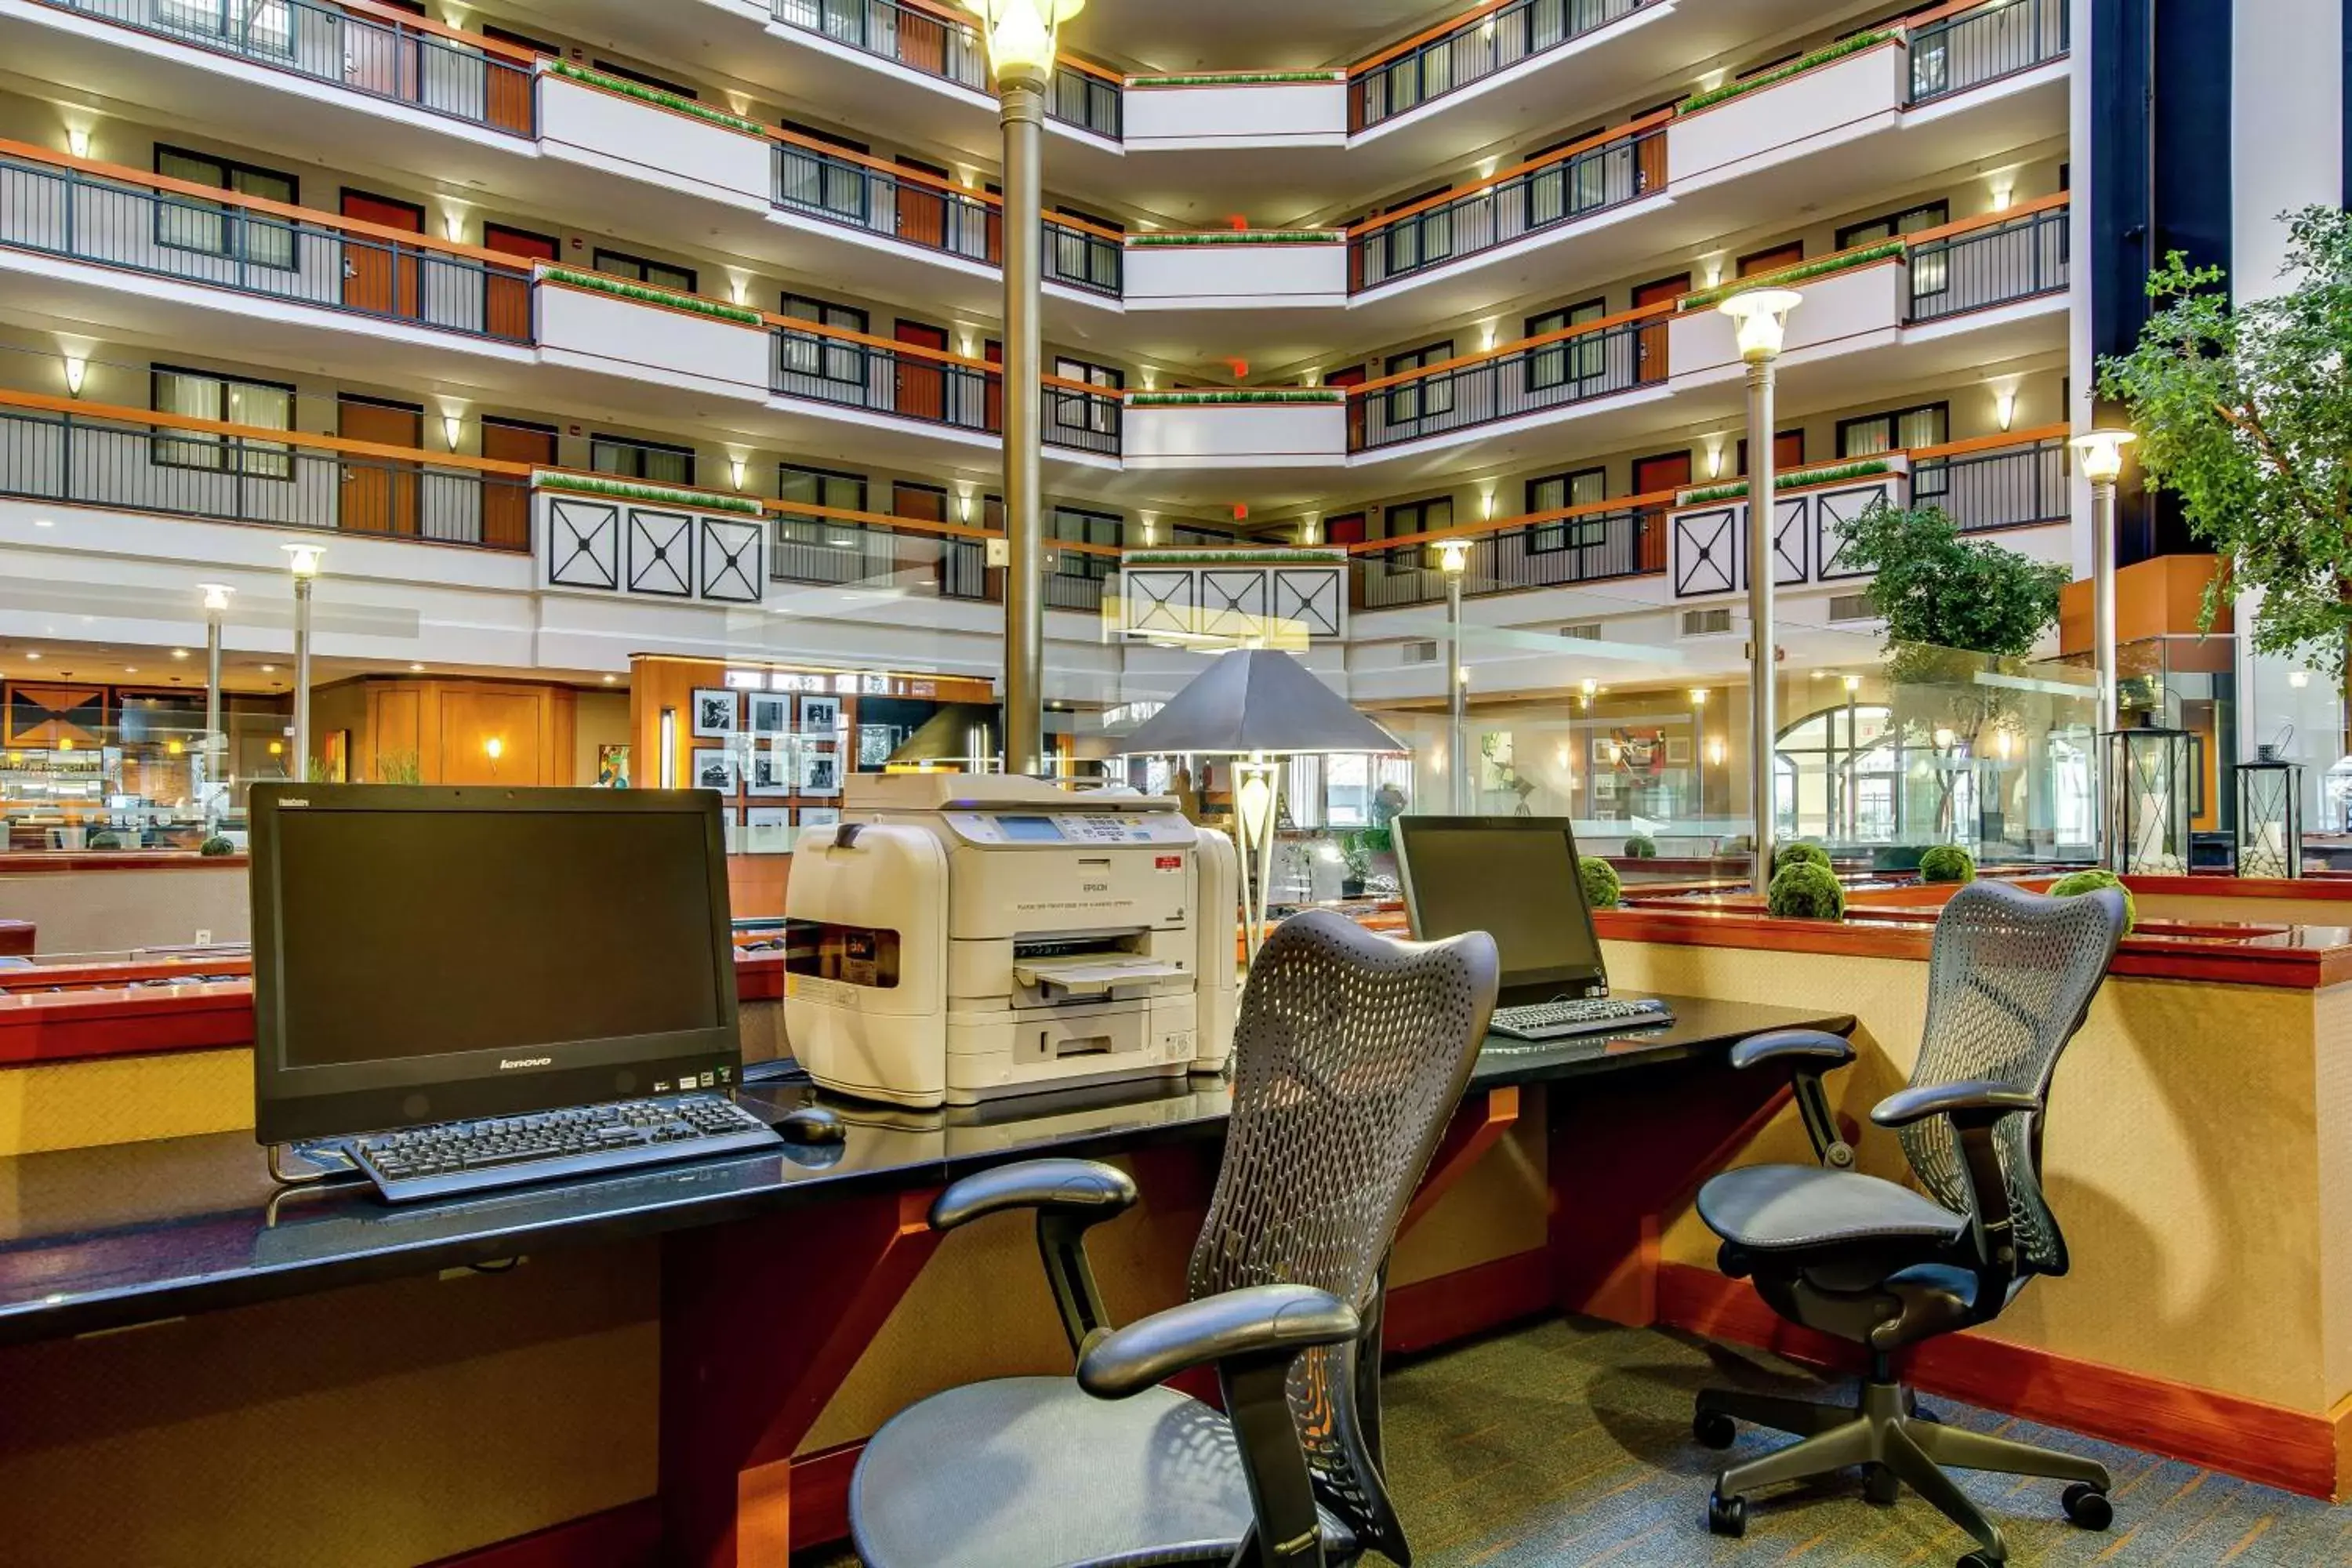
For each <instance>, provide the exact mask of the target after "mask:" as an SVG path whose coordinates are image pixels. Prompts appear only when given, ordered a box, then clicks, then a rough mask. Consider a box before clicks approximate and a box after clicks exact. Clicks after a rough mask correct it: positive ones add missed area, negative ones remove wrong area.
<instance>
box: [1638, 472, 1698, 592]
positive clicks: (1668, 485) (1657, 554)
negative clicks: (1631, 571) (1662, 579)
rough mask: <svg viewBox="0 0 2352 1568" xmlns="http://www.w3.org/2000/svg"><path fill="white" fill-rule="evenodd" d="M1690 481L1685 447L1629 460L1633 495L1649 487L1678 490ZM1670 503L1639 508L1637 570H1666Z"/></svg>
mask: <svg viewBox="0 0 2352 1568" xmlns="http://www.w3.org/2000/svg"><path fill="white" fill-rule="evenodd" d="M1690 482H1691V455H1690V452H1689V449H1688V448H1685V449H1684V450H1682V451H1679V452H1661V453H1659V454H1658V455H1657V456H1656V457H1654V458H1634V459H1633V493H1634V494H1635V495H1637V496H1645V495H1648V494H1649V493H1650V492H1652V491H1653V490H1678V489H1683V488H1684V487H1685V486H1686V485H1688V484H1689V483H1690ZM1671 504H1672V503H1671V502H1662V503H1660V504H1658V505H1655V506H1649V507H1644V508H1643V510H1642V516H1641V521H1640V522H1639V524H1638V525H1637V527H1638V530H1639V534H1638V545H1639V552H1640V560H1641V569H1642V570H1643V571H1644V572H1663V571H1664V570H1665V569H1666V507H1667V506H1668V505H1671Z"/></svg>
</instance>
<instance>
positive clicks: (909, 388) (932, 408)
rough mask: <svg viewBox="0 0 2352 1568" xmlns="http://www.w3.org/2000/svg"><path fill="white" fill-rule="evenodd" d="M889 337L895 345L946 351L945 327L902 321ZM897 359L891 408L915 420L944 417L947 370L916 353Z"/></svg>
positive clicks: (946, 334)
mask: <svg viewBox="0 0 2352 1568" xmlns="http://www.w3.org/2000/svg"><path fill="white" fill-rule="evenodd" d="M890 335H891V336H892V338H893V339H895V340H896V341H897V342H902V343H911V344H913V345H914V346H915V347H917V348H924V349H936V350H938V351H940V353H945V352H947V346H948V330H947V329H946V328H945V327H932V326H926V325H925V324H924V323H922V322H920V321H900V322H898V325H897V327H896V328H894V329H893V330H892V331H891V334H890ZM947 401H948V400H947V367H946V366H945V365H943V364H941V363H940V362H939V361H937V360H935V359H929V358H926V357H923V356H921V355H918V354H900V355H898V397H897V400H896V401H895V402H894V403H893V404H892V405H891V406H892V407H894V408H896V409H897V410H898V412H899V413H901V414H904V415H907V416H909V417H911V418H915V419H944V418H946V417H947Z"/></svg>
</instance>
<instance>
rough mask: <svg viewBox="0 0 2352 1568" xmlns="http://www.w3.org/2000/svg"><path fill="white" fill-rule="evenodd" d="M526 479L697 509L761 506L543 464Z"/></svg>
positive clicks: (753, 509) (754, 509) (536, 485)
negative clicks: (568, 471)
mask: <svg viewBox="0 0 2352 1568" xmlns="http://www.w3.org/2000/svg"><path fill="white" fill-rule="evenodd" d="M530 482H531V487H532V488H533V489H542V490H576V491H578V492H579V493H580V494H582V495H588V496H612V497H614V498H616V499H618V500H649V501H662V502H666V503H667V504H668V505H671V506H690V507H692V508H694V509H695V510H697V511H736V512H746V513H749V514H751V515H752V516H755V517H756V516H757V515H759V513H760V512H761V510H764V509H763V508H761V505H760V503H759V501H758V500H757V499H755V498H753V497H751V496H730V495H720V494H719V493H717V492H716V491H712V490H682V489H671V488H670V487H669V486H667V485H639V484H631V483H629V482H627V481H626V480H623V479H597V478H595V477H593V475H589V474H558V473H551V472H549V471H547V470H546V469H544V468H542V469H541V470H540V471H539V472H537V473H535V474H533V475H531V477H530Z"/></svg>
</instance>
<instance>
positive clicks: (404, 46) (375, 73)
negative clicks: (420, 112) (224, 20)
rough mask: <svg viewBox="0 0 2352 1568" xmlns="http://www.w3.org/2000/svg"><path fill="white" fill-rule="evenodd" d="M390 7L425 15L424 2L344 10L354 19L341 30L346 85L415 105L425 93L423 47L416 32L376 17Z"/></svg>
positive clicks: (388, 0)
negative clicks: (364, 9)
mask: <svg viewBox="0 0 2352 1568" xmlns="http://www.w3.org/2000/svg"><path fill="white" fill-rule="evenodd" d="M387 6H388V7H390V8H391V9H393V10H395V11H405V12H407V13H408V14H409V15H410V16H424V15H425V6H424V5H423V4H422V0H376V4H375V5H373V7H371V8H370V9H369V10H366V11H362V10H358V9H354V8H352V7H350V6H345V7H343V10H344V11H345V12H346V14H348V15H349V16H351V17H352V21H351V22H349V23H348V24H346V25H344V26H343V27H342V35H343V37H342V46H343V48H342V54H343V85H344V86H346V87H355V88H357V89H360V90H361V91H362V92H373V93H375V94H377V95H378V96H380V97H383V98H399V99H405V100H408V101H409V102H412V103H415V102H417V101H420V99H421V95H422V92H423V79H424V77H423V63H424V62H423V57H422V52H421V51H422V45H421V44H420V43H419V42H418V40H417V37H416V35H415V33H414V32H411V31H409V30H408V29H407V28H405V27H403V26H400V25H399V24H398V23H396V22H394V21H392V20H391V19H390V18H388V17H385V16H381V15H379V14H377V13H380V12H381V11H382V10H383V8H385V7H387ZM255 9H259V7H255ZM301 20H303V18H301V17H299V16H298V17H297V18H296V21H297V23H298V24H299V22H300V21H301Z"/></svg>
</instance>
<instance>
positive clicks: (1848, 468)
mask: <svg viewBox="0 0 2352 1568" xmlns="http://www.w3.org/2000/svg"><path fill="white" fill-rule="evenodd" d="M1887 468H1888V464H1887V462H1886V460H1885V458H1864V459H1862V460H1861V461H1859V462H1853V463H1840V464H1838V465H1837V466H1836V467H1835V468H1799V469H1797V470H1795V471H1794V472H1792V473H1786V474H1775V475H1773V476H1772V488H1773V489H1776V490H1786V489H1795V488H1796V487H1797V486H1799V485H1825V484H1832V483H1835V482H1836V481H1837V480H1839V479H1864V478H1867V477H1868V476H1869V475H1872V474H1883V473H1885V472H1886V471H1887ZM1747 495H1748V486H1747V484H1746V483H1745V482H1744V481H1743V482H1741V483H1738V484H1723V485H1704V486H1701V487H1700V488H1699V489H1695V490H1685V491H1684V492H1683V499H1682V504H1683V505H1684V506H1697V505H1699V504H1700V503H1702V502H1705V501H1711V500H1744V499H1746V497H1747Z"/></svg>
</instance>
